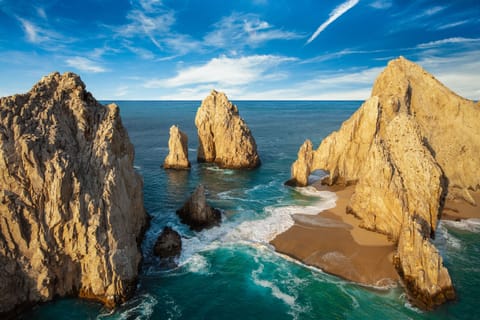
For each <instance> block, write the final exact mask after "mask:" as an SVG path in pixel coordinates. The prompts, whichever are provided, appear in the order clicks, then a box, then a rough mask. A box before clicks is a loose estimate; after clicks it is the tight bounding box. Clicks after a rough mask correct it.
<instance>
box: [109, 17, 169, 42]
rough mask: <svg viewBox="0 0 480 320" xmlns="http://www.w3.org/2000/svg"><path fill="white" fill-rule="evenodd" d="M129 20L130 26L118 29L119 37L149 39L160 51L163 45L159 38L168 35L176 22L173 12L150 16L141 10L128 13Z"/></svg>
mask: <svg viewBox="0 0 480 320" xmlns="http://www.w3.org/2000/svg"><path fill="white" fill-rule="evenodd" d="M127 19H128V20H129V23H128V24H126V25H123V26H121V27H119V28H117V30H116V31H117V34H118V35H120V36H122V37H126V38H134V37H137V36H142V37H147V38H148V39H150V41H151V42H152V43H153V44H154V45H155V46H157V47H158V48H160V49H161V48H162V45H161V44H160V41H159V40H158V39H157V37H158V36H162V35H164V34H166V33H168V32H169V31H170V28H171V26H172V25H173V24H174V22H175V17H174V14H173V12H172V11H167V12H163V13H160V14H158V15H152V16H150V15H148V14H147V13H146V12H143V11H141V10H132V11H131V12H129V13H128V15H127Z"/></svg>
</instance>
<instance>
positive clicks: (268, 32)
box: [204, 13, 304, 49]
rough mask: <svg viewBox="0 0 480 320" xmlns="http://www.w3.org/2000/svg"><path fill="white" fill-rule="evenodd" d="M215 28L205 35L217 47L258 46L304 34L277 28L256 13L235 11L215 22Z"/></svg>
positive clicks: (208, 42) (209, 44)
mask: <svg viewBox="0 0 480 320" xmlns="http://www.w3.org/2000/svg"><path fill="white" fill-rule="evenodd" d="M214 28H215V29H214V30H213V31H211V32H209V33H208V34H206V35H205V37H204V43H205V45H207V46H211V47H217V48H228V49H232V48H242V47H245V46H249V47H257V46H259V45H260V44H263V43H265V42H268V41H272V40H293V39H299V38H303V37H304V35H302V34H298V33H295V32H292V31H285V30H282V29H277V28H275V27H274V26H272V25H271V24H269V23H268V22H267V21H264V20H261V19H260V18H259V16H258V15H256V14H238V13H233V14H231V15H230V16H227V17H223V18H222V19H221V20H220V21H219V22H217V23H215V24H214Z"/></svg>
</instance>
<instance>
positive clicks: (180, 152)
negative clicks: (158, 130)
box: [163, 125, 190, 169]
mask: <svg viewBox="0 0 480 320" xmlns="http://www.w3.org/2000/svg"><path fill="white" fill-rule="evenodd" d="M163 167H164V168H165V169H190V161H188V137H187V135H186V134H185V133H184V132H182V131H181V130H180V129H179V128H178V126H175V125H173V126H171V127H170V139H169V140H168V155H167V157H166V158H165V161H164V163H163Z"/></svg>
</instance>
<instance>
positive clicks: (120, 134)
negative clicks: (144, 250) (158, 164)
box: [0, 73, 147, 314]
mask: <svg viewBox="0 0 480 320" xmlns="http://www.w3.org/2000/svg"><path fill="white" fill-rule="evenodd" d="M0 115H1V116H0V292H1V294H0V314H2V313H5V312H9V311H11V310H13V309H14V308H16V307H21V306H28V305H31V304H33V303H36V302H42V301H47V300H50V299H52V298H53V297H55V296H66V295H76V296H80V297H85V298H88V299H95V300H99V301H102V302H104V303H105V304H106V305H107V306H114V305H116V304H117V303H121V302H123V301H124V300H125V299H127V298H128V297H129V296H130V295H131V294H132V293H133V291H134V290H135V282H136V278H137V274H138V268H139V263H140V260H141V252H140V250H139V245H140V242H141V238H142V232H143V230H144V228H145V226H146V222H147V219H146V217H147V216H146V213H145V210H144V207H143V194H142V179H141V177H140V176H139V175H138V174H137V173H136V172H135V171H134V169H133V157H134V150H133V146H132V144H131V143H130V141H129V138H128V135H127V132H126V131H125V128H124V127H123V125H122V121H121V119H120V114H119V109H118V107H117V106H116V105H114V104H111V105H108V106H103V105H101V104H99V103H98V102H97V101H96V100H95V99H94V98H93V97H92V95H91V94H90V93H89V92H87V91H86V90H85V85H84V84H83V82H82V81H81V80H80V78H79V77H78V76H77V75H75V74H73V73H65V74H64V75H60V74H58V73H53V74H51V75H49V76H47V77H44V78H42V79H41V80H40V82H38V83H37V84H36V85H35V86H34V87H33V88H32V89H31V91H30V92H28V93H26V94H21V95H15V96H11V97H6V98H1V100H0Z"/></svg>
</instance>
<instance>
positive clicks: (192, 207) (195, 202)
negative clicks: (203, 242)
mask: <svg viewBox="0 0 480 320" xmlns="http://www.w3.org/2000/svg"><path fill="white" fill-rule="evenodd" d="M177 214H178V216H179V217H180V219H181V220H182V222H183V223H185V224H187V225H189V226H190V228H191V229H192V230H196V231H200V230H203V229H206V228H211V227H213V226H216V225H219V224H220V222H221V220H222V214H221V212H220V210H218V209H215V208H212V207H210V206H209V205H208V204H207V197H206V195H205V187H204V186H203V185H199V186H198V187H197V188H196V189H195V191H194V192H193V194H192V195H191V196H190V198H189V199H188V200H187V202H185V204H184V205H183V207H182V208H180V209H179V210H177Z"/></svg>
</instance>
